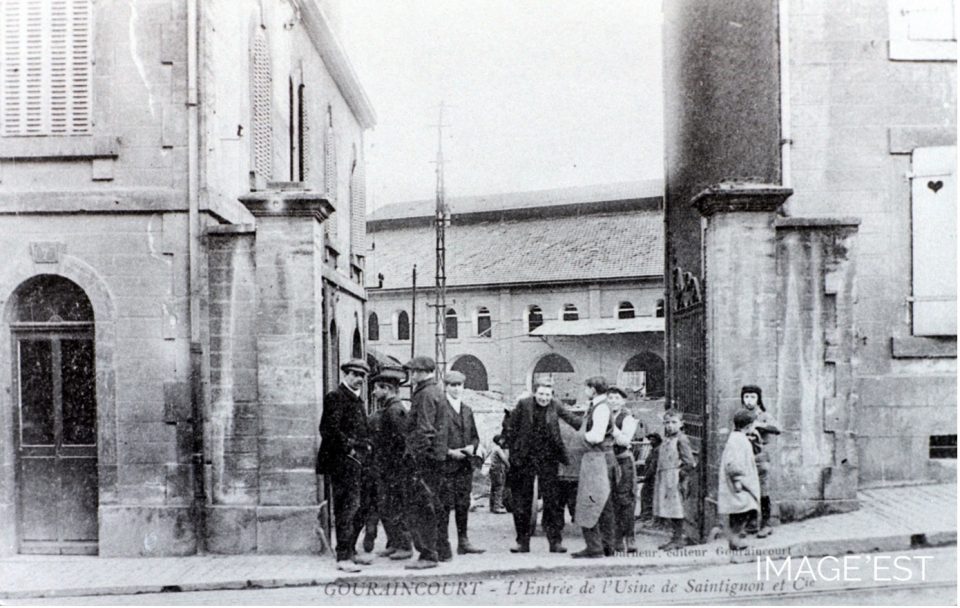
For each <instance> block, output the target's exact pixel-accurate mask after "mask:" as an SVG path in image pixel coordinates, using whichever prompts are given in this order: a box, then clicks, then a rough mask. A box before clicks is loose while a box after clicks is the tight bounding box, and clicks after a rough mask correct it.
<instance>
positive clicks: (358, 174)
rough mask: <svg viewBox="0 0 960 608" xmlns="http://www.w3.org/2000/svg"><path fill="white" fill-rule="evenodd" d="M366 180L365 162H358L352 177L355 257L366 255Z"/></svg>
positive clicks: (351, 212) (352, 235)
mask: <svg viewBox="0 0 960 608" xmlns="http://www.w3.org/2000/svg"><path fill="white" fill-rule="evenodd" d="M365 214H366V179H365V177H364V172H363V162H362V161H361V160H360V159H357V160H356V164H355V165H354V168H353V174H352V175H351V176H350V252H351V253H353V254H354V255H360V256H362V255H366V251H365V249H366V245H365V243H364V239H365V237H366V235H367V225H366V221H365V217H364V215H365Z"/></svg>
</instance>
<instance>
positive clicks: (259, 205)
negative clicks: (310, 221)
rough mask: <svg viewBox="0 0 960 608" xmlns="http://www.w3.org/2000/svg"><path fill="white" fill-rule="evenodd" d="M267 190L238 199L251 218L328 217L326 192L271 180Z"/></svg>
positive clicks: (328, 199)
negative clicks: (251, 215) (250, 214)
mask: <svg viewBox="0 0 960 608" xmlns="http://www.w3.org/2000/svg"><path fill="white" fill-rule="evenodd" d="M268 186H269V189H268V190H258V191H256V192H250V193H249V194H244V195H243V196H241V197H240V202H241V203H243V205H244V206H245V207H246V208H247V209H248V210H249V211H250V213H252V214H253V215H254V216H255V217H313V218H316V220H317V221H318V222H322V221H323V220H325V219H327V218H328V217H330V214H331V213H333V205H332V204H331V203H330V197H329V195H327V194H326V193H322V192H313V191H310V190H306V189H302V188H301V187H300V184H299V183H297V182H271V183H270V184H268Z"/></svg>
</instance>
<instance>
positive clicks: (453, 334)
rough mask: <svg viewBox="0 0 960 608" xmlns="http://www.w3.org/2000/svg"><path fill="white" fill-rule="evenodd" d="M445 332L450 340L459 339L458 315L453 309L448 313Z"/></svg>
mask: <svg viewBox="0 0 960 608" xmlns="http://www.w3.org/2000/svg"><path fill="white" fill-rule="evenodd" d="M444 332H445V333H446V334H447V337H448V338H452V339H454V340H455V339H456V338H457V313H456V312H454V311H453V310H452V309H451V310H448V311H447V316H446V323H445V324H444Z"/></svg>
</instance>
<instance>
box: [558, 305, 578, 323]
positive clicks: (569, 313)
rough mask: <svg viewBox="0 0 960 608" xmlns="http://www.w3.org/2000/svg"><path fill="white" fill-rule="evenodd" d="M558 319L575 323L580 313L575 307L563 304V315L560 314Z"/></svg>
mask: <svg viewBox="0 0 960 608" xmlns="http://www.w3.org/2000/svg"><path fill="white" fill-rule="evenodd" d="M560 318H562V319H563V320H564V321H576V320H577V319H579V318H580V311H578V310H577V307H576V306H574V305H573V304H564V305H563V313H561V316H560Z"/></svg>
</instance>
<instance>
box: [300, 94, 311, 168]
mask: <svg viewBox="0 0 960 608" xmlns="http://www.w3.org/2000/svg"><path fill="white" fill-rule="evenodd" d="M305 95H306V87H305V86H303V85H300V98H299V103H300V181H302V182H304V183H306V182H308V181H309V180H310V169H311V166H310V165H311V163H312V162H313V155H312V154H311V150H310V144H311V141H310V112H309V110H308V106H307V100H306V97H305Z"/></svg>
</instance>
